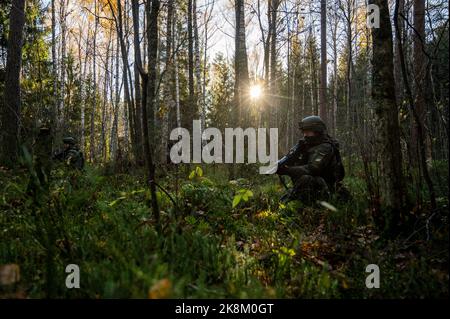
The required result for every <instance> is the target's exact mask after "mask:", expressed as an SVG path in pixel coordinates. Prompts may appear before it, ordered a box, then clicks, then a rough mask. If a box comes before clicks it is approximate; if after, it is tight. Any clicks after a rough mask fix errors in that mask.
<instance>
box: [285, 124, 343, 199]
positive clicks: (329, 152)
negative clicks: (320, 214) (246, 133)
mask: <svg viewBox="0 0 450 319" xmlns="http://www.w3.org/2000/svg"><path fill="white" fill-rule="evenodd" d="M300 130H301V131H302V133H303V136H304V139H301V140H300V141H299V142H298V143H297V145H295V146H294V147H293V148H292V149H291V150H290V152H289V154H288V155H286V156H285V157H284V158H283V159H284V160H283V159H282V160H280V162H279V165H278V169H277V174H279V175H288V176H289V177H291V179H292V182H293V184H294V186H293V188H292V189H291V190H290V191H289V192H288V194H286V195H285V196H284V198H283V199H282V200H284V201H290V200H301V201H302V202H304V203H305V204H311V203H313V202H314V201H316V200H319V199H320V200H326V199H328V198H329V196H330V195H331V193H334V192H335V191H337V190H338V189H339V188H340V187H341V181H342V179H343V178H344V175H345V172H344V167H343V165H342V161H341V156H340V153H339V143H338V142H337V141H336V140H334V139H332V138H331V137H330V136H329V135H328V134H327V132H326V126H325V123H324V122H323V121H322V120H321V119H320V117H318V116H308V117H306V118H304V119H303V120H302V121H301V122H300Z"/></svg>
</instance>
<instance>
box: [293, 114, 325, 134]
mask: <svg viewBox="0 0 450 319" xmlns="http://www.w3.org/2000/svg"><path fill="white" fill-rule="evenodd" d="M299 126H300V129H301V130H302V131H304V130H308V131H314V132H318V133H321V134H323V133H325V132H326V130H327V127H326V125H325V123H324V122H323V121H322V119H321V118H320V117H319V116H316V115H312V116H307V117H305V118H304V119H303V120H301V121H300V123H299Z"/></svg>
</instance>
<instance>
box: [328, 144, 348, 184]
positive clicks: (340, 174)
mask: <svg viewBox="0 0 450 319" xmlns="http://www.w3.org/2000/svg"><path fill="white" fill-rule="evenodd" d="M331 145H332V147H333V152H334V154H335V157H336V161H335V163H333V164H334V165H333V166H334V167H333V173H334V178H335V180H336V183H340V182H341V181H342V180H343V179H344V177H345V168H344V164H343V163H342V158H341V153H340V152H339V142H338V141H337V140H332V141H331Z"/></svg>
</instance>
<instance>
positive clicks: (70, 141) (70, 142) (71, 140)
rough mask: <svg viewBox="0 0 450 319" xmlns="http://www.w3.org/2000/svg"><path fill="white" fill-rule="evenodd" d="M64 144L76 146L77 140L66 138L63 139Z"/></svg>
mask: <svg viewBox="0 0 450 319" xmlns="http://www.w3.org/2000/svg"><path fill="white" fill-rule="evenodd" d="M63 143H64V144H69V145H75V144H76V142H75V139H74V138H73V137H72V136H66V137H64V138H63Z"/></svg>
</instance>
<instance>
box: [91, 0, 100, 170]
mask: <svg viewBox="0 0 450 319" xmlns="http://www.w3.org/2000/svg"><path fill="white" fill-rule="evenodd" d="M94 6H95V9H94V12H95V15H96V17H94V19H95V26H94V37H93V38H94V39H93V46H92V54H93V63H92V68H93V78H94V83H93V92H92V112H91V132H90V139H89V148H90V158H91V162H94V161H95V140H94V137H95V110H96V106H97V69H96V63H97V61H96V55H97V41H96V39H97V28H98V18H97V0H95V1H94Z"/></svg>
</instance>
